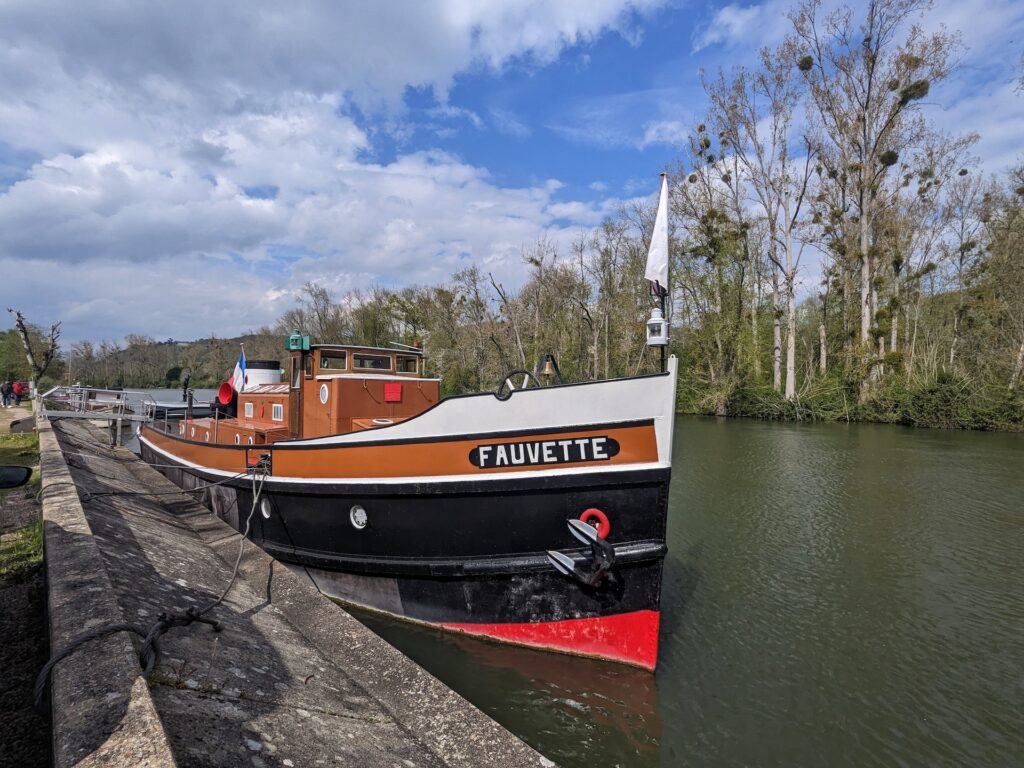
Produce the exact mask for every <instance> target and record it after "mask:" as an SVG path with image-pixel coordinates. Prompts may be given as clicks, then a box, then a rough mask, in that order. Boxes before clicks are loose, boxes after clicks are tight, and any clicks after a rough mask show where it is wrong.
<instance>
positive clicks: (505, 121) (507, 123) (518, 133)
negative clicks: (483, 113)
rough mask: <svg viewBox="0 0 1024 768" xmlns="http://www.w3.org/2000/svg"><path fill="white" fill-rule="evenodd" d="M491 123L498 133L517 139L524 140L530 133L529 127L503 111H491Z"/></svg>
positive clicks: (496, 109)
mask: <svg viewBox="0 0 1024 768" xmlns="http://www.w3.org/2000/svg"><path fill="white" fill-rule="evenodd" d="M491 122H492V123H493V124H494V127H495V128H496V129H497V130H498V131H499V132H501V133H504V134H506V135H508V136H514V137H515V138H517V139H525V138H527V137H528V136H529V135H530V133H531V131H530V126H528V125H527V124H526V123H524V122H523V121H522V120H520V119H519V118H518V117H516V116H515V115H514V114H513V113H512V112H509V111H508V110H505V109H498V108H493V109H491Z"/></svg>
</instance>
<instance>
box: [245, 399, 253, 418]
mask: <svg viewBox="0 0 1024 768" xmlns="http://www.w3.org/2000/svg"><path fill="white" fill-rule="evenodd" d="M245 418H247V419H251V418H252V403H246V404H245Z"/></svg>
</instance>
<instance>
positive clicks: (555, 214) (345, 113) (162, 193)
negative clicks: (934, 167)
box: [0, 0, 1024, 340]
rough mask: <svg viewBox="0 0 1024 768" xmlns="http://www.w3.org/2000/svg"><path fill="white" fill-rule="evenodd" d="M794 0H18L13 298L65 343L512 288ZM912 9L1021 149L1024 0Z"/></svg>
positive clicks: (688, 116) (960, 112)
mask: <svg viewBox="0 0 1024 768" xmlns="http://www.w3.org/2000/svg"><path fill="white" fill-rule="evenodd" d="M789 7H790V3H789V2H786V1H785V0H766V1H765V2H763V3H748V4H744V3H730V4H717V5H714V4H697V3H693V2H690V3H687V2H681V1H679V0H559V1H558V2H557V3H556V2H545V1H542V0H489V1H488V2H486V3H483V2H479V1H478V0H431V1H430V2H428V1H427V0H423V2H417V3H408V2H400V1H399V0H391V1H390V2H387V1H385V0H380V1H379V2H374V3H335V2H330V1H329V0H295V2H293V3H289V4H286V5H282V4H280V3H270V2H258V1H255V0H254V1H253V2H250V3H244V4H243V3H211V2H208V1H207V2H200V1H199V0H181V1H180V2H178V3H174V4H167V3H161V2H156V0H137V2H134V3H131V4H113V3H78V4H67V3H66V2H64V3H62V2H57V0H34V2H29V1H27V0H25V1H20V0H19V1H16V2H8V3H5V4H3V6H2V7H0V227H2V229H3V231H4V233H5V236H4V238H0V269H2V270H3V272H4V274H7V275H13V276H16V279H12V280H8V281H6V282H5V283H4V284H0V303H2V304H3V305H4V306H10V305H15V306H18V307H19V308H21V309H22V310H23V311H24V312H25V313H26V314H27V315H28V317H29V318H30V319H31V320H32V321H34V322H37V323H38V324H41V325H46V324H48V323H50V322H53V321H55V320H58V319H60V320H63V321H64V328H65V337H66V338H67V339H68V340H76V339H86V338H88V339H93V340H99V339H119V338H122V337H123V336H124V335H125V334H127V333H145V334H150V335H152V336H154V337H157V338H161V339H162V338H168V337H174V338H195V337H199V336H206V335H209V334H211V333H213V332H216V333H218V334H221V335H223V334H233V333H238V332H242V331H244V330H246V329H250V328H256V327H259V326H261V325H265V324H269V323H272V322H273V321H274V320H275V319H276V318H277V317H278V316H279V315H280V314H281V313H282V312H283V311H284V310H286V309H287V308H289V307H290V306H291V305H292V304H293V302H294V298H295V293H296V291H297V290H298V288H299V287H301V285H302V284H303V283H305V282H306V281H308V280H316V281H319V282H321V283H323V284H324V285H326V286H327V287H329V288H330V290H332V291H333V292H335V293H336V294H339V295H340V294H341V293H342V292H344V291H346V290H350V289H358V288H368V287H370V286H372V285H375V284H378V285H387V286H400V285H407V284H424V283H432V282H436V281H440V280H444V279H446V278H447V277H448V276H449V275H451V274H452V273H453V272H454V271H456V270H458V269H461V268H464V267H466V266H469V265H477V266H479V267H480V268H481V269H483V270H484V271H487V272H492V273H494V274H495V276H496V277H497V278H498V279H500V280H502V281H504V282H505V283H506V284H508V285H515V284H516V283H517V282H518V281H520V280H521V279H522V276H523V270H522V261H521V254H522V251H523V250H524V249H528V248H530V247H531V245H533V244H534V243H536V242H537V241H538V240H541V239H544V240H546V241H548V242H549V243H552V244H554V245H555V246H556V247H557V248H559V249H560V250H561V251H562V252H567V250H568V247H569V244H570V243H571V242H572V240H573V239H574V238H576V237H577V236H578V235H579V234H580V233H581V232H586V231H587V230H588V229H589V228H591V227H594V226H596V225H597V224H599V223H600V221H601V219H602V218H603V217H604V216H606V215H608V214H610V213H613V212H614V211H615V210H616V208H617V206H619V205H620V204H621V203H623V202H628V201H631V200H634V199H637V198H646V197H650V198H651V199H652V203H653V196H654V194H655V192H656V190H657V183H658V173H659V172H660V171H661V170H662V169H663V168H665V167H666V166H668V165H670V164H672V163H673V162H675V161H676V160H678V159H679V158H680V157H681V146H682V143H683V142H684V140H685V136H686V132H687V131H688V130H690V129H691V128H692V126H693V125H694V124H695V123H696V122H698V121H699V120H700V115H701V113H702V111H703V108H704V98H703V95H702V90H701V86H700V82H699V77H698V71H699V69H700V68H701V67H704V68H706V69H707V70H708V71H714V70H715V69H716V68H717V67H719V66H731V65H733V64H751V63H753V59H754V55H755V53H756V51H757V49H758V48H759V47H760V46H762V45H772V44H775V43H777V42H778V41H779V40H780V39H781V37H782V35H784V34H785V32H786V29H787V25H786V19H785V13H786V11H787V9H788V8H789ZM853 7H854V10H855V12H856V10H857V8H858V6H857V4H856V3H855V4H854V6H853ZM922 23H923V24H924V25H925V26H926V27H928V28H937V27H938V26H939V25H943V24H944V25H945V26H946V27H947V28H949V29H952V30H960V31H961V32H962V34H963V39H964V43H965V51H964V55H963V57H962V60H961V66H960V68H959V70H958V71H957V73H956V75H955V76H954V77H953V78H952V79H951V80H950V81H949V82H948V83H946V84H943V85H942V86H941V87H940V88H937V89H935V90H934V91H933V93H932V94H931V96H930V97H929V99H930V103H929V105H928V106H927V107H926V109H927V110H928V112H929V114H930V115H931V116H932V117H933V119H934V120H935V121H936V122H938V123H939V124H941V125H943V126H946V127H948V128H949V129H950V130H956V131H970V130H973V131H978V132H979V133H980V135H981V141H980V142H979V144H978V145H977V154H978V155H979V156H980V158H981V159H982V161H983V167H984V168H985V169H986V170H987V171H990V172H1000V171H1002V170H1004V169H1005V168H1006V167H1008V166H1009V165H1010V164H1012V163H1014V162H1017V161H1019V160H1020V159H1021V155H1022V152H1021V140H1020V138H1019V134H1020V126H1021V125H1022V124H1024V95H1022V94H1021V93H1019V92H1018V91H1016V90H1015V85H1016V80H1015V78H1016V77H1018V76H1019V62H1020V60H1021V54H1022V51H1024V3H1021V2H1019V0H1014V1H1011V0H991V1H990V2H984V3H982V2H980V0H961V1H960V2H954V1H953V0H940V1H939V2H937V3H936V4H935V6H934V8H933V9H932V10H931V11H930V12H929V13H928V14H926V15H925V16H924V17H923V20H922ZM804 280H805V281H807V282H809V283H810V282H813V280H814V275H813V267H812V266H809V267H808V269H807V272H806V274H805V275H804Z"/></svg>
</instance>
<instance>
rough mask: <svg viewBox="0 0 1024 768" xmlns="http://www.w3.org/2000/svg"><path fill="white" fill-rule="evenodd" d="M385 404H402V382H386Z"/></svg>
mask: <svg viewBox="0 0 1024 768" xmlns="http://www.w3.org/2000/svg"><path fill="white" fill-rule="evenodd" d="M384 402H385V403H400V402H402V382H400V381H386V382H384Z"/></svg>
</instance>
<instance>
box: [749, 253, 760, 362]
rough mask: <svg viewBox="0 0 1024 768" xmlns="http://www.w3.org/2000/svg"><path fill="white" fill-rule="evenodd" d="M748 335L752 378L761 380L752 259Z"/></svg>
mask: <svg viewBox="0 0 1024 768" xmlns="http://www.w3.org/2000/svg"><path fill="white" fill-rule="evenodd" d="M750 282H751V287H750V335H751V339H752V340H753V346H754V376H755V377H756V378H758V379H760V378H761V350H760V344H759V343H758V339H757V306H758V304H759V303H760V297H759V296H758V291H757V288H758V282H759V280H758V274H757V270H756V269H755V268H754V257H753V255H751V257H750Z"/></svg>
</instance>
